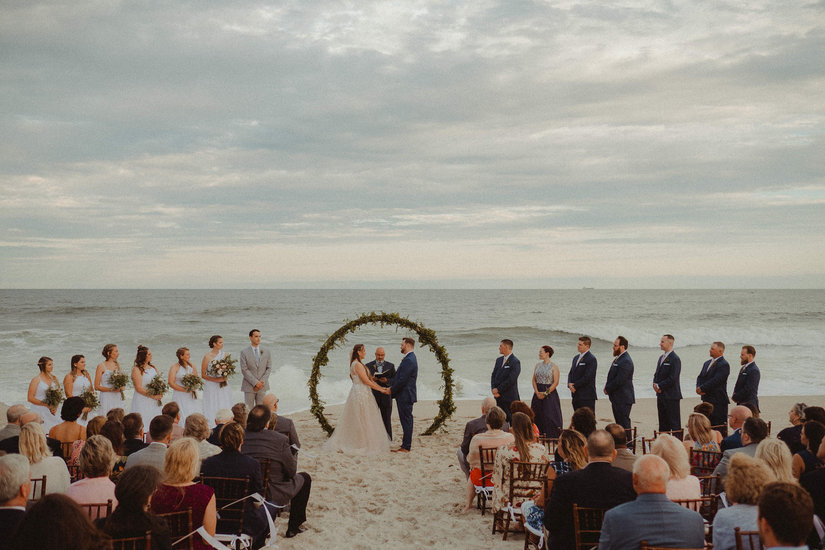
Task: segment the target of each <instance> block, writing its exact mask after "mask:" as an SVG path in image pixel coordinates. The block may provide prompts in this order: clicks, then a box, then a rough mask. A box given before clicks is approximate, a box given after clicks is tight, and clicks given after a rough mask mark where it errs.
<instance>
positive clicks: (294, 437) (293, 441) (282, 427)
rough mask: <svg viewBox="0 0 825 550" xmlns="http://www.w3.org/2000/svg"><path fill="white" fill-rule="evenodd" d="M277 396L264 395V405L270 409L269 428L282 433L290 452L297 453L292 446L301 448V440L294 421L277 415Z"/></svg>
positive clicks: (271, 394) (272, 394)
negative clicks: (287, 441)
mask: <svg viewBox="0 0 825 550" xmlns="http://www.w3.org/2000/svg"><path fill="white" fill-rule="evenodd" d="M278 401H279V399H278V396H276V395H275V394H274V393H268V394H266V396H265V397H264V406H265V407H269V410H270V411H272V417H271V418H270V419H269V426H271V427H270V428H269V429H270V430H274V431H276V432H278V433H279V434H284V435H285V436H286V438H287V439H288V440H289V447H290V449H292V454H298V450H297V449H295V448H294V447H293V445H294V446H295V447H298V448H299V449H300V448H301V440H300V439H298V430H296V429H295V423H294V422H293V421H292V420H290V419H289V418H287V417H285V416H279V415H278Z"/></svg>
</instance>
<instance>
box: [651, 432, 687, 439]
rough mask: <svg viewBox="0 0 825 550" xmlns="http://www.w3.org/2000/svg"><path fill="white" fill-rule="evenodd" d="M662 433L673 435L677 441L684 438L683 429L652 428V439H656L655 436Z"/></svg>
mask: <svg viewBox="0 0 825 550" xmlns="http://www.w3.org/2000/svg"><path fill="white" fill-rule="evenodd" d="M662 434H668V435H672V436H673V437H675V438H676V439H678V440H679V441H682V440H683V439H684V438H685V430H684V429H681V430H665V431H663V432H659V431H656V430H653V439H656V438H657V437H659V436H660V435H662Z"/></svg>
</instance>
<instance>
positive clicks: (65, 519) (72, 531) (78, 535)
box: [7, 494, 112, 550]
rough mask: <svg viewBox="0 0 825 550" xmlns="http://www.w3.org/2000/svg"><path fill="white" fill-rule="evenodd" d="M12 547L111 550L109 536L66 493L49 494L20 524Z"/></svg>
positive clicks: (54, 549)
mask: <svg viewBox="0 0 825 550" xmlns="http://www.w3.org/2000/svg"><path fill="white" fill-rule="evenodd" d="M7 548H8V549H9V550H31V549H32V548H42V549H46V548H48V549H49V550H111V548H112V543H111V541H110V540H109V537H107V536H106V535H104V534H103V533H101V532H100V531H98V530H97V529H95V526H94V525H92V522H91V520H89V516H88V514H86V512H84V511H83V510H82V509H81V508H80V507H79V506H78V505H77V503H75V502H74V501H73V500H72V499H70V498H69V497H67V496H66V495H57V494H55V495H46V496H45V497H43V498H42V499H40V500H39V501H38V502H36V503H35V504H34V505H33V506H32V507H31V508H30V509H29V511H28V512H26V515H25V516H23V520H22V521H21V522H20V524H19V525H18V526H17V531H16V532H15V533H14V535H13V536H12V538H11V540H10V541H9V544H8V546H7Z"/></svg>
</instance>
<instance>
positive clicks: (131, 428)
mask: <svg viewBox="0 0 825 550" xmlns="http://www.w3.org/2000/svg"><path fill="white" fill-rule="evenodd" d="M123 438H124V442H123V455H124V456H129V455H130V454H132V453H135V452H137V451H139V450H141V449H145V448H146V446H147V445H149V444H148V443H144V441H143V417H142V416H140V413H129V414H127V415H126V416H124V417H123Z"/></svg>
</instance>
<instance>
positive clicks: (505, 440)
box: [464, 397, 515, 512]
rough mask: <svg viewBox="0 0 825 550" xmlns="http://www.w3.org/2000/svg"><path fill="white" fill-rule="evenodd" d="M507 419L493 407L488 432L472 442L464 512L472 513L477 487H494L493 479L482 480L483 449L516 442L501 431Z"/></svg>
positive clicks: (476, 437) (496, 447)
mask: <svg viewBox="0 0 825 550" xmlns="http://www.w3.org/2000/svg"><path fill="white" fill-rule="evenodd" d="M490 399H492V400H493V403H495V398H492V397H491V398H490ZM505 418H507V415H505V414H504V411H503V410H501V408H499V407H496V406H495V405H493V407H492V408H491V409H490V411H489V412H488V413H487V431H486V432H483V433H479V434H476V435H474V436H473V439H472V440H471V441H470V452H469V454H468V456H467V460H468V462H469V463H470V468H471V469H470V477H469V479H468V480H467V506H466V507H465V508H464V512H468V511H470V509H471V508H472V507H473V499H474V498H475V494H476V492H475V487H476V486H477V485H478V486H481V485H482V483H483V485H485V486H488V487H492V486H493V480H492V479H485V480H482V479H481V449H488V448H493V449H498V448H499V447H501V446H502V445H509V444H511V443H513V442H514V441H515V438H514V437H513V434H510V433H507V432H504V431H502V430H501V427H502V426H503V425H504V422H505ZM491 470H492V468H491ZM489 474H492V471H490V472H489Z"/></svg>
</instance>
